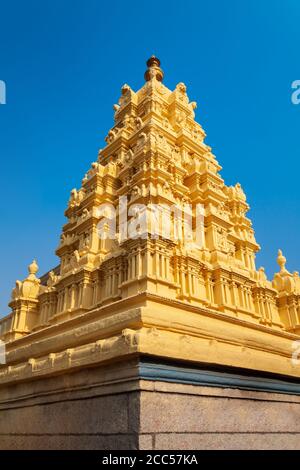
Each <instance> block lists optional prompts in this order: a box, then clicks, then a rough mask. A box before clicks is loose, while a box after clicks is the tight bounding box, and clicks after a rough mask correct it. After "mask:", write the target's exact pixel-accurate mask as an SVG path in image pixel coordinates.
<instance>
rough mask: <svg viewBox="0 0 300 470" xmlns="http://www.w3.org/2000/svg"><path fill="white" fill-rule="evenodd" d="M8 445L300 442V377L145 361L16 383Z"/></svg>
mask: <svg viewBox="0 0 300 470" xmlns="http://www.w3.org/2000/svg"><path fill="white" fill-rule="evenodd" d="M155 371H157V372H155ZM218 377H219V379H218ZM256 381H257V386H256V385H255V383H256ZM255 387H256V388H257V389H256V390H255ZM272 387H273V389H274V390H275V391H274V390H273V391H272ZM0 449H1V450H4V449H104V450H117V449H120V450H121V449H145V450H150V449H157V450H165V449H174V450H176V449H177V450H184V449H300V384H299V383H296V382H293V383H292V382H288V381H286V380H283V379H282V378H281V379H279V378H274V377H272V378H271V377H265V378H264V377H255V376H253V375H252V376H249V375H247V374H245V373H243V374H241V373H240V372H239V373H237V371H227V372H224V371H222V372H218V371H207V370H205V369H203V368H200V367H197V368H190V367H187V366H186V365H182V364H180V365H178V364H176V365H174V364H162V363H159V364H158V363H151V361H149V360H143V359H138V358H132V359H130V360H129V361H127V362H126V363H125V362H123V363H116V364H110V365H106V366H101V367H93V368H90V369H85V370H77V371H73V372H72V373H69V374H63V375H58V376H56V377H49V378H46V379H45V378H44V379H42V380H35V381H29V382H24V383H19V384H11V385H9V386H5V387H1V388H0Z"/></svg>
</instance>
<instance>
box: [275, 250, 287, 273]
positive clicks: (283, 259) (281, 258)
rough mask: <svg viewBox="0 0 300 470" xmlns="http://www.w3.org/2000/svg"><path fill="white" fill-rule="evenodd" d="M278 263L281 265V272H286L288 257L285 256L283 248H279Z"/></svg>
mask: <svg viewBox="0 0 300 470" xmlns="http://www.w3.org/2000/svg"><path fill="white" fill-rule="evenodd" d="M277 263H278V265H279V267H280V272H282V273H283V272H286V267H285V265H286V257H285V256H283V253H282V251H281V250H278V257H277Z"/></svg>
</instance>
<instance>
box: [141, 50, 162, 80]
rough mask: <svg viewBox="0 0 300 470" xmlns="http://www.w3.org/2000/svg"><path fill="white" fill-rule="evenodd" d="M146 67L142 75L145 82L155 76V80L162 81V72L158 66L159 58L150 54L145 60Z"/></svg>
mask: <svg viewBox="0 0 300 470" xmlns="http://www.w3.org/2000/svg"><path fill="white" fill-rule="evenodd" d="M147 67H148V69H147V70H146V72H145V75H144V77H145V80H146V82H149V81H150V80H152V79H153V78H156V80H158V81H159V82H162V80H163V78H164V73H163V71H162V69H161V68H160V60H159V59H158V58H157V57H155V56H154V55H153V56H151V57H150V59H148V60H147Z"/></svg>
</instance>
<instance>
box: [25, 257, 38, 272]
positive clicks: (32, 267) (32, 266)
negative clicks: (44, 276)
mask: <svg viewBox="0 0 300 470" xmlns="http://www.w3.org/2000/svg"><path fill="white" fill-rule="evenodd" d="M38 270H39V267H38V264H37V262H36V260H35V259H34V260H33V261H32V263H31V264H30V265H29V266H28V272H29V274H30V275H36V273H37V272H38Z"/></svg>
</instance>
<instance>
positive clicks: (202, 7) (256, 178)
mask: <svg viewBox="0 0 300 470" xmlns="http://www.w3.org/2000/svg"><path fill="white" fill-rule="evenodd" d="M0 17H1V26H0V80H5V82H6V84H7V104H6V105H5V106H0V157H1V175H2V178H1V198H0V206H1V207H0V209H1V231H0V259H1V269H0V314H4V313H7V312H8V308H7V306H6V305H7V302H8V300H9V296H10V291H11V289H12V287H13V286H14V283H15V280H16V279H17V278H18V279H23V278H24V276H25V275H26V272H27V270H26V267H27V265H28V264H29V263H30V262H31V260H32V259H33V258H34V257H36V258H37V260H38V263H39V265H40V273H43V272H45V271H47V270H48V269H49V268H51V267H52V266H53V265H56V264H57V259H56V257H55V255H54V251H55V248H56V246H57V244H58V240H59V235H60V230H61V226H62V224H63V223H64V216H63V212H64V209H65V206H66V203H67V200H68V198H69V193H70V190H71V189H72V188H73V187H78V186H79V185H80V182H81V178H82V177H83V175H84V173H85V171H86V170H87V169H88V168H89V165H90V163H91V162H92V161H94V160H95V159H96V157H97V151H98V149H99V148H101V147H103V146H104V137H105V135H106V132H107V130H108V129H109V128H110V127H111V126H112V123H113V111H112V105H113V103H115V102H116V101H117V99H118V97H119V94H120V87H121V86H122V85H123V84H124V83H128V84H130V85H131V86H132V87H133V88H139V87H140V86H141V85H142V84H143V73H144V70H145V60H146V59H147V58H148V57H149V56H150V55H152V54H156V55H157V56H158V57H160V59H161V61H162V67H163V69H164V71H165V84H166V85H167V86H169V87H171V88H172V87H174V86H175V85H176V83H178V82H180V81H184V82H185V83H186V84H187V86H188V93H189V96H190V98H191V99H192V100H195V101H197V102H198V109H197V120H198V121H199V122H200V123H201V124H202V125H203V127H204V128H205V130H206V132H207V135H208V136H207V139H206V142H207V143H208V144H209V145H211V146H212V147H213V151H214V153H215V154H216V156H217V158H218V160H219V162H220V164H221V165H222V166H223V168H224V169H223V171H222V176H223V177H224V179H225V182H226V183H227V184H235V183H236V182H237V181H239V182H240V183H241V184H242V186H243V187H244V189H245V191H246V194H247V196H248V201H249V203H250V204H251V207H252V210H251V212H250V217H251V218H252V220H253V224H254V228H255V230H256V236H257V240H258V242H259V243H260V244H261V246H262V252H261V253H260V254H259V256H258V260H257V264H258V266H260V265H264V266H265V267H266V269H267V273H268V275H269V276H271V275H272V276H273V272H274V271H275V270H276V269H277V268H276V261H275V260H276V256H277V249H278V248H279V247H280V248H282V249H283V250H284V253H285V254H286V256H287V258H288V261H289V264H288V267H289V268H290V269H291V270H300V250H299V234H300V197H299V191H300V189H299V170H300V149H299V136H300V132H299V130H300V105H299V106H295V105H292V103H291V83H292V82H293V81H294V80H297V79H300V61H299V44H300V2H299V0H218V1H217V0H215V1H213V0H210V1H208V0H205V1H204V0H193V1H190V0H185V1H182V2H178V1H175V0H173V1H169V0H168V1H164V0H159V1H157V0H152V1H144V0H139V1H132V0H127V1H126V2H124V1H120V0H114V1H113V2H108V1H100V0H98V1H96V0H85V1H76V0H72V1H71V0H51V1H49V0H44V1H42V2H41V1H40V0H27V1H26V2H25V1H21V0H19V1H16V0H10V1H4V0H0Z"/></svg>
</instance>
